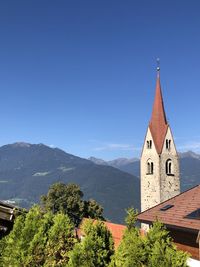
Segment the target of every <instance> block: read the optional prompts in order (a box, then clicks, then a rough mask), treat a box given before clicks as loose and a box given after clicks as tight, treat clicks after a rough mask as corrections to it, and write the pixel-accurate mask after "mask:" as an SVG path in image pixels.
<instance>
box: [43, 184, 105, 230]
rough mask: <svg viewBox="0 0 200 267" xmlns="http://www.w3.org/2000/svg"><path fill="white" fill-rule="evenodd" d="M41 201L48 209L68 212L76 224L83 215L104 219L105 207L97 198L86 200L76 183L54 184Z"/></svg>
mask: <svg viewBox="0 0 200 267" xmlns="http://www.w3.org/2000/svg"><path fill="white" fill-rule="evenodd" d="M41 202H42V206H43V208H44V209H45V210H46V211H52V212H53V213H57V212H62V213H64V214H67V215H68V216H69V217H70V218H71V219H72V221H73V222H74V223H75V224H76V225H78V224H79V223H80V221H81V219H82V218H83V217H87V218H88V217H90V218H96V219H103V216H102V214H103V208H102V207H101V206H100V205H99V204H98V203H97V202H96V201H95V200H89V201H84V200H83V192H82V191H81V190H80V187H79V186H78V185H76V184H63V183H55V184H53V185H52V186H50V188H49V191H48V193H47V195H43V196H42V197H41Z"/></svg>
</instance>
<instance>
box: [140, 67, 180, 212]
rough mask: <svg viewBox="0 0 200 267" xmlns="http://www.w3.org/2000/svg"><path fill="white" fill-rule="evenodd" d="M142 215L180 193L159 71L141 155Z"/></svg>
mask: <svg viewBox="0 0 200 267" xmlns="http://www.w3.org/2000/svg"><path fill="white" fill-rule="evenodd" d="M140 164H141V166H140V173H141V174H140V175H141V211H145V210H147V209H149V208H151V207H154V206H155V205H158V204H159V203H161V202H163V201H166V200H167V199H169V198H172V197H174V196H176V195H178V194H179V193H180V179H179V176H180V171H179V159H178V153H177V151H176V147H175V143H174V139H173V135H172V131H171V129H170V126H169V124H168V122H167V119H166V114H165V109H164V103H163V97H162V91H161V85H160V69H159V68H158V69H157V81H156V92H155V99H154V104H153V110H152V116H151V120H150V123H149V125H148V129H147V133H146V137H145V141H144V145H143V150H142V155H141V163H140Z"/></svg>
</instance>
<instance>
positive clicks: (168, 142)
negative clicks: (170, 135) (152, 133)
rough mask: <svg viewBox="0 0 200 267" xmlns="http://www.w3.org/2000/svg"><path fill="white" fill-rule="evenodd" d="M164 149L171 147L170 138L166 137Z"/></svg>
mask: <svg viewBox="0 0 200 267" xmlns="http://www.w3.org/2000/svg"><path fill="white" fill-rule="evenodd" d="M166 149H168V150H170V149H171V140H170V139H166Z"/></svg>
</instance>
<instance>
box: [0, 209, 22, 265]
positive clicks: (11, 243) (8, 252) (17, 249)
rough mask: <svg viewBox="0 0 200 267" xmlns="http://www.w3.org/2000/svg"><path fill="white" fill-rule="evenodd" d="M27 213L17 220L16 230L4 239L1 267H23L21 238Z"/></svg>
mask: <svg viewBox="0 0 200 267" xmlns="http://www.w3.org/2000/svg"><path fill="white" fill-rule="evenodd" d="M25 217H26V215H25V213H23V214H22V215H20V216H18V217H17V218H16V220H15V224H14V228H13V230H12V231H11V232H10V234H9V235H8V236H6V237H4V238H3V241H2V242H3V243H2V249H3V250H2V251H1V264H2V265H1V266H8V267H9V266H11V267H12V266H16V267H18V266H23V265H22V257H21V247H22V244H21V239H22V238H21V236H22V230H23V228H24V224H25Z"/></svg>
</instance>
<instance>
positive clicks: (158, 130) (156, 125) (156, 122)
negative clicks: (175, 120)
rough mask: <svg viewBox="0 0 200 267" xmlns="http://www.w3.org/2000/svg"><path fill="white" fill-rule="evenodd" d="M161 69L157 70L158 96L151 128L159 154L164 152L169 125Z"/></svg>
mask: <svg viewBox="0 0 200 267" xmlns="http://www.w3.org/2000/svg"><path fill="white" fill-rule="evenodd" d="M159 71H160V68H159V67H158V68H157V81H156V94H155V99H154V105H153V111H152V115H151V121H150V123H149V128H150V131H151V134H152V137H153V141H154V144H155V146H156V150H157V152H158V154H160V153H161V152H162V147H163V143H164V140H165V135H166V132H167V128H168V123H167V119H166V115H165V109H164V104H163V98H162V91H161V86H160V72H159Z"/></svg>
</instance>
